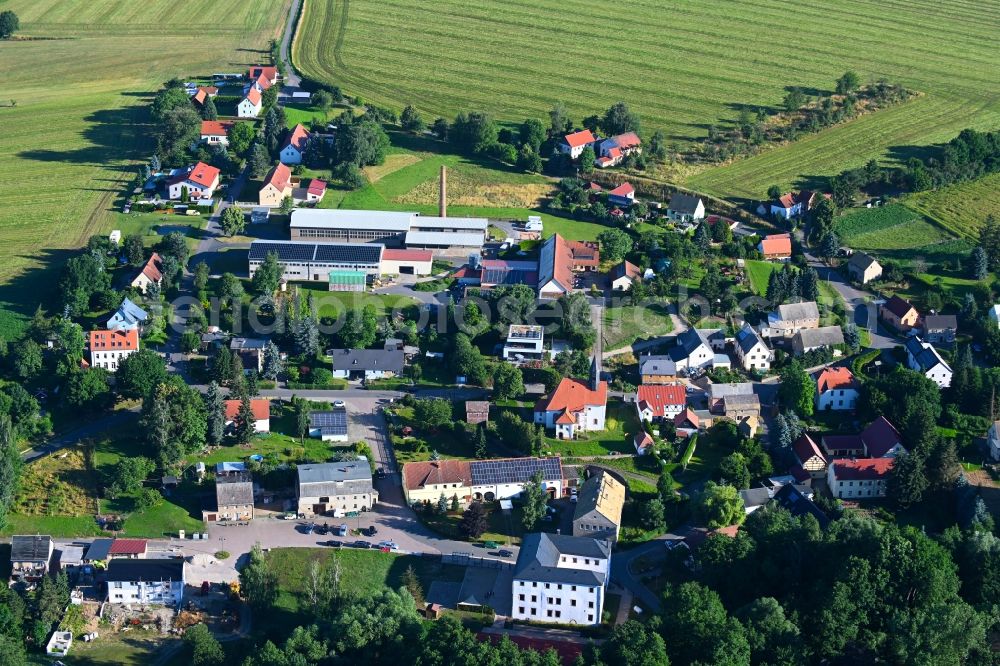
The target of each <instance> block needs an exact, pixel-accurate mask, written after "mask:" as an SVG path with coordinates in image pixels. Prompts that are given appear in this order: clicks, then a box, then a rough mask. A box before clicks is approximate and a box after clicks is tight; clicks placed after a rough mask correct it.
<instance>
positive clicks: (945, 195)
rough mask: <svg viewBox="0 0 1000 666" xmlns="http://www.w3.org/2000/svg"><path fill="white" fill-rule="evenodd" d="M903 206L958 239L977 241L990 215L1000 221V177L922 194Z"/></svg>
mask: <svg viewBox="0 0 1000 666" xmlns="http://www.w3.org/2000/svg"><path fill="white" fill-rule="evenodd" d="M903 204H904V205H905V206H906V207H907V208H910V209H912V210H915V211H917V212H918V213H922V214H924V215H926V216H927V217H929V218H931V219H932V220H934V221H935V222H937V223H938V224H940V225H941V226H943V227H945V228H946V229H949V230H950V231H952V232H953V233H955V234H956V235H958V236H967V237H970V238H973V239H975V238H978V231H979V227H980V226H982V224H983V222H984V221H985V220H986V216H987V215H992V216H993V217H995V218H1000V174H992V175H989V176H986V177H985V178H980V179H979V180H975V181H972V182H968V183H960V184H958V185H952V186H951V187H945V188H943V189H940V190H933V191H929V192H920V193H919V194H914V195H911V196H909V197H907V198H906V199H904V200H903Z"/></svg>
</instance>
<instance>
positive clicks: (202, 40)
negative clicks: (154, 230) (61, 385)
mask: <svg viewBox="0 0 1000 666" xmlns="http://www.w3.org/2000/svg"><path fill="white" fill-rule="evenodd" d="M289 2H290V0H281V1H280V2H271V1H267V0H191V1H190V2H187V3H185V11H183V12H178V11H177V6H176V3H171V2H166V1H165V0H152V1H151V2H143V3H126V2H118V3H113V4H110V5H108V4H107V3H95V2H90V1H89V0H12V1H10V2H6V3H4V9H10V10H13V11H15V12H16V13H17V15H18V17H19V18H20V23H21V30H20V31H19V33H18V36H19V37H25V38H37V39H18V40H8V41H0V63H2V65H0V73H2V77H0V78H2V79H3V81H4V94H3V96H4V104H3V105H2V106H0V125H2V126H3V128H4V141H3V142H2V144H0V337H4V338H9V337H12V336H13V335H16V334H17V333H18V332H19V330H20V329H21V327H22V326H23V324H24V317H25V316H30V315H31V313H32V312H33V311H34V310H35V308H36V306H37V305H38V304H39V303H43V304H49V303H50V302H51V300H52V299H53V297H54V295H55V294H54V289H55V287H56V284H57V282H58V280H57V279H56V273H57V271H58V270H59V267H60V266H61V265H62V264H63V262H65V260H66V259H67V257H68V254H69V252H68V251H69V250H72V249H74V248H77V247H80V246H81V245H82V244H84V243H85V242H86V240H87V238H88V237H89V236H90V235H91V234H94V233H98V232H101V233H106V232H108V231H110V230H111V229H113V228H118V225H119V224H120V222H121V217H120V216H119V215H116V214H115V213H114V211H115V210H117V209H119V208H120V206H121V204H122V196H121V195H122V192H123V188H124V187H125V186H126V185H127V184H128V183H129V181H130V180H131V178H132V177H133V175H134V173H135V171H134V168H133V167H132V165H134V164H136V163H137V162H138V161H140V160H147V159H148V158H149V157H150V154H151V153H152V141H151V138H150V135H149V131H150V128H149V127H148V126H147V125H146V123H147V121H148V118H147V111H146V105H147V104H148V102H149V99H150V96H151V95H152V94H153V93H154V92H155V91H156V89H157V88H158V87H159V86H161V85H162V83H163V82H164V81H166V80H167V79H169V78H171V77H174V76H180V77H192V76H198V75H205V74H211V73H213V72H219V71H231V72H243V71H245V70H246V68H247V66H248V65H250V64H253V63H256V62H259V61H261V60H263V59H266V58H267V45H268V42H269V40H270V39H272V38H274V37H276V36H277V35H278V34H279V33H280V29H281V27H282V25H283V22H284V18H285V16H286V15H287V8H288V5H289ZM192 16H197V17H198V26H199V27H198V29H197V30H192V29H191V17H192ZM11 99H13V100H16V102H17V105H16V106H11V105H10V103H9V100H11ZM39 128H44V131H39Z"/></svg>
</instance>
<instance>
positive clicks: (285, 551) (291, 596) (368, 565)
mask: <svg viewBox="0 0 1000 666" xmlns="http://www.w3.org/2000/svg"><path fill="white" fill-rule="evenodd" d="M267 557H268V559H269V560H270V561H271V564H272V566H273V568H274V570H275V571H276V572H278V589H279V595H278V600H277V602H276V604H275V607H274V608H273V609H272V610H271V611H270V612H269V613H268V621H267V622H266V623H265V626H266V629H263V632H264V633H266V634H268V635H271V636H282V637H283V636H286V635H287V633H289V632H290V631H291V629H292V628H293V627H295V626H298V625H300V624H304V623H305V622H306V621H308V620H309V619H310V618H312V617H314V614H313V612H312V611H311V610H310V609H309V601H308V599H307V598H306V596H305V582H306V580H307V578H308V574H307V572H308V570H309V569H308V567H309V562H311V561H312V560H317V561H319V562H321V563H324V564H326V563H329V562H330V561H332V560H333V558H334V557H336V558H337V561H338V562H339V563H340V567H341V588H340V589H341V591H342V592H343V593H345V594H349V595H355V596H370V595H372V594H376V593H378V592H379V591H380V590H382V589H384V588H386V587H390V588H393V589H396V588H399V587H400V586H401V585H402V579H403V573H404V572H405V571H406V569H407V568H408V567H411V566H412V567H413V569H414V571H415V572H416V574H417V576H418V578H419V579H420V582H421V585H422V587H423V589H424V592H425V593H426V591H427V590H428V588H430V585H431V582H432V581H435V580H440V581H453V582H460V581H461V580H462V576H463V575H464V573H465V568H464V567H459V566H454V565H442V564H441V560H440V559H438V558H434V557H420V556H417V555H396V554H393V553H381V552H377V551H373V550H353V549H343V550H336V551H335V550H332V549H329V548H272V549H271V551H270V552H269V553H268V554H267Z"/></svg>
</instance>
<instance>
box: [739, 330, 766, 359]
mask: <svg viewBox="0 0 1000 666" xmlns="http://www.w3.org/2000/svg"><path fill="white" fill-rule="evenodd" d="M758 343H759V344H761V345H764V348H765V349H767V348H768V347H767V345H765V344H764V341H763V340H761V339H760V336H759V335H757V331H755V330H753V328H752V327H751V326H750V325H749V324H743V328H741V329H740V330H739V331H737V333H736V345H737V346H738V347H739V348H740V349H741V350H743V353H744V354H746V353H748V352H749V351H750V350H751V349H753V348H754V347H756V346H757V344H758Z"/></svg>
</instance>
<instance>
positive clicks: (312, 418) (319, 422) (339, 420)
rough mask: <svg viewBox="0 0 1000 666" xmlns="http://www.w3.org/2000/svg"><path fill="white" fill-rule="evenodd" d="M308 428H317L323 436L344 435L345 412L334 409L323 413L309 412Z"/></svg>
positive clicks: (339, 408) (345, 425)
mask: <svg viewBox="0 0 1000 666" xmlns="http://www.w3.org/2000/svg"><path fill="white" fill-rule="evenodd" d="M309 427H310V428H319V430H320V432H321V433H322V434H324V435H346V434H347V410H346V409H345V408H343V407H334V408H333V409H331V410H328V411H324V412H309Z"/></svg>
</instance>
